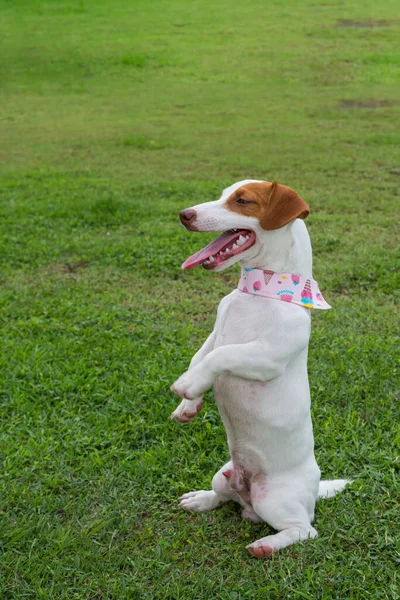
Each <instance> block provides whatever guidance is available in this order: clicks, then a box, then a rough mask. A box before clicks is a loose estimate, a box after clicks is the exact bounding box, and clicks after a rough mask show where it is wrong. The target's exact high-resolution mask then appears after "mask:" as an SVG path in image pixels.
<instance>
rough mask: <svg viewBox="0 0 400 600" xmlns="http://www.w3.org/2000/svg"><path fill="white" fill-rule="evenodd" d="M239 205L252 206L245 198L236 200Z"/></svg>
mask: <svg viewBox="0 0 400 600" xmlns="http://www.w3.org/2000/svg"><path fill="white" fill-rule="evenodd" d="M236 202H237V204H250V201H249V200H245V199H244V198H239V199H238V200H236Z"/></svg>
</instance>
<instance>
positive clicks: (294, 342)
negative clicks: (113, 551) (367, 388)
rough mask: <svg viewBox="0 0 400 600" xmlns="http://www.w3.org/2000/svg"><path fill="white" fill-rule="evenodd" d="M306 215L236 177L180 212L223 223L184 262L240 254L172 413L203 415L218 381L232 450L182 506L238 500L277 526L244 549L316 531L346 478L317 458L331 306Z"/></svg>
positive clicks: (227, 261)
mask: <svg viewBox="0 0 400 600" xmlns="http://www.w3.org/2000/svg"><path fill="white" fill-rule="evenodd" d="M308 214H309V207H308V205H307V204H306V203H305V202H304V200H303V199H302V198H301V197H300V196H299V195H298V194H297V193H296V192H295V191H294V190H292V189H291V188H289V187H286V186H284V185H280V184H278V183H276V182H274V183H269V182H267V181H258V180H244V181H239V182H238V183H235V184H234V185H232V186H230V187H228V188H227V189H225V190H224V191H223V193H222V196H221V198H220V199H219V200H216V201H215V202H206V203H204V204H198V205H197V206H194V207H192V208H188V209H186V210H183V211H182V212H181V213H180V219H181V221H182V223H183V225H184V226H185V227H186V229H188V230H190V231H224V233H221V234H220V235H219V236H218V237H217V238H216V239H215V240H214V241H212V242H211V243H210V244H208V246H206V247H205V248H203V249H202V250H200V251H199V252H196V254H194V255H193V256H190V257H189V258H188V259H187V260H186V261H185V262H184V263H183V265H182V268H183V269H191V268H193V267H195V266H197V265H202V267H203V268H204V269H206V270H207V271H222V270H224V269H226V268H227V267H230V266H231V265H233V264H234V263H236V262H240V265H241V269H242V271H241V277H240V281H239V285H238V289H235V290H234V291H233V292H231V293H230V294H228V296H226V297H225V298H223V300H222V301H221V303H220V305H219V308H218V312H217V319H216V323H215V328H214V331H213V332H212V333H211V335H210V336H209V338H208V339H207V340H206V342H205V343H204V345H203V346H202V348H200V350H199V351H198V352H197V354H195V355H194V357H193V358H192V361H191V363H190V367H189V370H188V371H186V373H184V374H183V375H181V377H179V379H178V380H177V381H175V383H174V384H173V385H172V386H171V390H172V391H173V392H175V394H176V395H177V396H179V397H180V398H182V399H183V400H182V402H181V403H180V405H179V406H178V408H177V409H176V410H175V411H174V412H173V413H172V415H171V417H172V418H173V419H175V420H176V421H179V422H181V423H188V422H189V421H191V420H192V419H193V418H194V417H195V416H196V414H197V413H198V412H199V411H200V409H201V404H202V397H203V394H204V393H205V392H206V391H207V390H208V389H209V388H210V387H211V386H214V394H215V399H216V402H217V405H218V409H219V412H220V414H221V418H222V422H223V424H224V426H225V429H226V433H227V439H228V446H229V453H230V457H231V460H230V461H229V462H228V463H226V464H225V465H223V467H221V469H220V470H219V471H218V472H217V473H216V474H215V475H214V478H213V480H212V490H210V491H204V490H201V491H197V492H189V493H187V494H184V495H183V496H182V497H181V498H180V501H181V502H180V505H181V506H182V508H184V509H185V510H187V511H196V512H201V511H205V510H211V509H213V508H215V507H217V506H219V505H220V504H221V503H223V502H227V501H228V500H235V501H236V502H238V503H239V504H240V505H241V506H242V507H243V511H242V516H243V518H245V519H250V520H251V521H254V522H261V521H265V522H266V523H268V524H269V525H270V526H271V527H273V528H274V529H275V530H277V531H278V533H276V534H275V535H268V536H267V537H264V538H262V539H260V540H257V541H255V542H253V543H252V544H250V545H249V546H247V548H248V549H249V552H250V553H251V554H253V555H254V556H256V557H257V558H263V557H270V556H272V554H273V553H274V552H276V551H277V550H280V549H281V548H285V547H286V546H289V545H290V544H293V543H294V542H298V541H302V540H306V539H307V538H309V537H311V538H314V537H315V536H316V535H317V531H316V530H315V529H314V527H312V525H311V523H312V521H313V518H314V508H315V502H316V500H317V498H318V497H321V496H325V497H331V496H334V495H335V494H336V493H337V492H340V491H342V490H343V488H344V487H345V485H346V484H347V483H350V482H349V481H348V480H344V479H339V480H334V481H320V470H319V468H318V465H317V463H316V460H315V457H314V438H313V430H312V423H311V414H310V390H309V383H308V376H307V352H308V342H309V338H310V329H311V316H310V309H311V308H314V309H329V308H330V306H329V304H327V303H326V302H325V300H324V298H323V297H322V295H321V292H320V291H319V289H318V284H317V282H316V281H315V280H314V279H313V278H312V252H311V244H310V238H309V236H308V232H307V228H306V226H305V224H304V219H305V218H306V217H307V216H308Z"/></svg>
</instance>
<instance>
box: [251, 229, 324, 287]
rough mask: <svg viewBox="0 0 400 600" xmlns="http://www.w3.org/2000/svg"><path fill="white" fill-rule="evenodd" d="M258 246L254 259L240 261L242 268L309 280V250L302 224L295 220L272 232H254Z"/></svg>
mask: <svg viewBox="0 0 400 600" xmlns="http://www.w3.org/2000/svg"><path fill="white" fill-rule="evenodd" d="M258 239H259V240H260V242H261V243H260V244H259V245H258V247H257V249H256V253H255V255H254V256H251V257H250V258H248V259H246V260H242V261H240V265H241V267H242V268H245V269H248V268H255V269H263V270H267V269H268V270H270V271H274V272H275V273H296V274H297V275H300V276H301V277H312V250H311V243H310V238H309V235H308V232H307V228H306V226H305V224H304V222H303V221H302V220H300V219H296V220H295V221H292V223H289V225H286V227H282V228H281V229H276V230H275V231H263V232H261V233H258Z"/></svg>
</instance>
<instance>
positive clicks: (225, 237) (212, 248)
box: [182, 231, 240, 269]
mask: <svg viewBox="0 0 400 600" xmlns="http://www.w3.org/2000/svg"><path fill="white" fill-rule="evenodd" d="M239 235H240V232H239V231H236V232H235V233H232V232H231V231H224V233H221V234H220V235H219V236H218V237H217V238H215V240H213V241H212V242H210V243H209V244H208V246H206V247H205V248H202V249H201V250H199V251H198V252H196V254H192V256H189V258H188V259H186V260H185V262H184V263H183V265H182V269H193V267H197V265H200V264H201V263H202V262H204V261H205V260H206V259H207V258H209V257H210V256H212V255H213V254H217V252H219V251H220V250H222V248H224V247H225V246H229V242H230V241H231V240H236V239H237V238H238V237H239Z"/></svg>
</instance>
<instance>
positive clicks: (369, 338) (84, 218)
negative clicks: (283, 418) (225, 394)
mask: <svg viewBox="0 0 400 600" xmlns="http://www.w3.org/2000/svg"><path fill="white" fill-rule="evenodd" d="M0 23H1V25H0V27H1V31H0V66H1V81H2V92H1V94H2V97H1V113H0V139H1V144H0V161H1V163H0V174H1V177H2V180H1V203H0V235H1V239H2V244H1V246H0V265H1V266H0V302H1V312H0V330H1V337H0V339H1V342H0V365H1V367H0V403H1V411H0V418H1V430H0V454H1V458H2V470H1V475H0V510H1V519H0V547H1V554H0V590H1V592H0V597H1V599H2V600H3V599H4V600H9V599H18V600H21V599H25V598H27V599H28V598H32V599H37V598H43V599H65V600H67V599H68V600H70V599H73V598H76V599H79V600H81V599H85V600H86V599H87V600H89V599H91V600H100V599H110V600H125V599H131V598H132V599H136V598H137V599H143V600H147V599H155V600H157V599H168V600H175V599H177V600H189V599H194V600H197V599H203V598H205V599H209V598H212V599H214V598H215V599H218V600H225V599H229V600H231V599H232V600H233V599H234V600H245V599H246V600H253V599H256V600H258V599H260V600H261V599H262V600H264V599H265V598H268V599H281V598H282V599H286V598H289V599H296V600H297V599H298V600H301V599H304V598H306V599H321V600H325V599H326V600H331V599H343V598H345V599H348V598H349V599H381V598H387V599H391V600H395V599H398V598H399V597H400V592H399V585H398V575H397V572H398V569H399V562H400V561H399V547H398V539H399V536H398V503H399V499H400V496H399V485H398V477H399V429H398V425H397V423H398V417H399V399H400V398H399V395H398V394H399V392H398V388H396V385H397V384H398V363H399V342H398V337H397V335H398V327H397V324H398V316H399V311H398V291H399V255H398V206H399V191H398V188H399V181H400V180H399V176H400V168H399V158H400V152H399V133H398V128H399V113H400V103H399V89H400V86H399V74H400V61H399V53H398V51H397V47H398V38H399V28H400V22H399V20H398V3H397V2H394V1H390V0H387V1H385V2H384V3H383V4H379V5H378V4H376V3H375V2H372V0H367V1H366V2H364V3H356V2H349V1H348V2H345V3H342V4H336V3H322V2H321V3H316V2H312V1H311V0H305V1H304V2H302V3H299V2H295V1H294V0H288V2H286V3H282V2H276V1H274V2H272V3H265V2H262V1H261V0H252V1H250V0H244V1H243V2H240V3H239V2H236V3H235V2H228V0H221V1H220V2H208V1H206V2H197V3H192V2H184V1H183V0H171V2H168V3H164V2H161V1H159V0H154V1H153V2H151V3H150V2H144V1H142V0H135V2H128V1H127V0H125V1H124V0H116V1H115V2H110V1H106V0H102V1H101V0H99V1H98V2H95V3H89V2H79V1H73V0H65V1H63V2H61V0H58V1H57V0H42V1H41V2H34V1H33V0H20V1H18V2H17V1H12V0H8V1H7V0H4V1H3V3H2V4H0ZM247 177H256V178H266V179H269V180H273V179H277V180H278V181H280V182H282V183H286V184H288V185H290V186H292V187H293V188H295V189H296V190H298V191H299V192H300V193H301V194H302V195H303V196H304V198H305V199H306V200H307V201H308V202H309V204H310V205H311V208H312V214H311V216H310V217H309V219H308V220H307V225H308V228H309V231H310V235H311V238H312V242H313V247H314V257H315V260H314V265H315V267H314V273H315V277H316V279H318V281H319V283H320V286H321V289H322V291H323V293H324V296H325V297H326V299H327V300H328V302H329V303H330V304H332V306H333V310H332V311H329V312H328V313H326V314H325V313H324V314H316V315H313V337H312V341H311V346H310V359H309V371H310V381H311V389H312V397H313V419H314V426H315V438H316V453H317V459H318V462H319V464H320V466H321V469H322V472H323V476H324V477H325V478H327V477H329V478H332V477H345V476H347V477H352V478H354V480H355V481H354V484H353V486H352V487H351V488H350V489H347V490H346V491H345V492H344V493H343V494H341V495H340V496H338V497H336V498H334V499H332V500H329V501H325V502H320V503H319V504H318V506H317V513H316V522H315V523H316V528H317V529H318V531H319V533H320V536H319V537H318V538H317V539H315V540H312V541H309V542H307V543H304V544H298V545H295V546H292V547H290V548H287V549H285V550H283V551H281V552H280V553H279V554H277V555H276V556H275V557H274V558H273V559H272V560H271V561H257V560H255V559H253V558H251V557H250V556H249V555H248V553H247V551H246V550H245V548H244V546H245V545H246V544H248V543H249V542H251V541H253V540H255V539H257V538H258V537H261V536H263V535H266V533H268V531H269V528H268V526H267V525H254V524H250V523H248V522H243V521H242V520H241V518H240V512H239V510H238V508H237V507H236V506H234V505H225V506H224V507H222V508H221V509H218V510H216V511H214V512H212V513H205V514H201V515H190V514H186V513H184V512H183V511H180V510H179V509H178V508H177V498H178V496H179V495H180V494H181V493H183V492H185V491H188V490H191V489H196V488H199V489H200V488H207V487H209V485H210V480H211V477H212V474H213V473H214V472H215V470H216V469H217V468H218V467H219V466H220V464H221V462H222V461H223V460H225V458H226V457H227V449H226V443H225V434H224V431H223V428H222V426H221V423H220V420H219V416H218V412H217V410H216V407H215V404H214V401H213V398H212V393H211V392H210V393H208V394H207V401H206V403H205V407H204V409H203V411H202V413H201V414H200V415H199V417H198V418H197V419H196V420H195V421H194V422H193V423H192V424H191V425H188V426H186V427H181V426H179V425H178V424H176V423H174V422H172V421H170V420H169V414H170V412H171V411H172V410H173V409H174V408H175V406H176V404H177V401H176V399H175V398H174V397H173V396H172V395H171V393H170V392H169V385H170V383H172V382H173V381H174V380H175V379H176V378H177V376H179V375H180V374H181V373H182V372H183V371H184V370H185V368H186V366H187V364H188V361H189V360H190V358H191V356H192V354H193V353H194V352H195V350H196V349H197V348H198V346H199V345H200V344H201V343H202V341H203V339H204V338H205V337H206V335H207V334H208V332H209V331H210V329H211V328H212V326H213V320H214V314H215V310H216V307H217V304H218V301H219V299H220V298H221V297H222V296H223V295H224V294H225V293H227V292H228V291H229V290H230V289H232V287H233V286H235V284H236V281H237V270H236V269H231V270H229V271H227V272H224V273H222V274H215V275H212V274H207V273H205V272H203V271H201V270H199V271H196V270H195V271H193V272H189V273H183V272H181V270H180V264H181V262H183V260H184V259H185V258H186V257H187V256H188V255H189V254H190V253H192V252H194V251H195V250H196V249H198V248H199V247H200V245H201V244H203V243H205V242H206V241H208V240H209V239H211V237H212V236H210V235H207V234H204V235H202V236H199V235H195V234H188V233H187V232H185V231H184V230H183V228H182V227H181V226H180V225H179V221H178V212H179V211H180V210H181V209H182V208H184V207H187V206H190V205H192V204H195V203H199V202H203V201H205V200H211V199H215V198H217V197H218V194H219V192H220V190H221V188H222V187H223V186H225V185H227V184H229V183H232V182H233V181H235V180H237V179H240V178H247ZM396 521H397V522H396Z"/></svg>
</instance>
